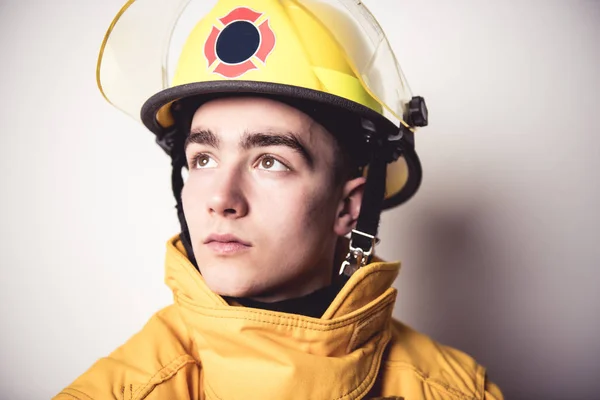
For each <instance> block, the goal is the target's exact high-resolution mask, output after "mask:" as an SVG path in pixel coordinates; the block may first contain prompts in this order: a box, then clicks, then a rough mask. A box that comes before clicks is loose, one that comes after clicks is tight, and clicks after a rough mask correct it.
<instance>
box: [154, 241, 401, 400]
mask: <svg viewBox="0 0 600 400" xmlns="http://www.w3.org/2000/svg"><path fill="white" fill-rule="evenodd" d="M200 263H201V261H200ZM399 268H400V265H399V263H385V262H374V263H372V264H369V265H367V266H365V267H363V268H361V269H359V270H358V271H356V272H355V273H354V275H353V276H352V277H350V279H349V281H348V282H347V283H346V285H345V286H344V287H343V288H342V290H341V291H340V292H339V294H338V295H337V296H336V298H335V299H334V300H333V302H332V303H331V305H330V306H329V308H328V309H327V310H326V311H325V314H324V315H323V316H322V317H321V318H311V317H305V316H301V315H294V314H285V313H281V312H275V311H266V310H258V309H253V308H244V307H236V306H230V305H228V304H227V302H226V301H225V300H224V299H223V298H222V297H221V296H219V295H217V294H215V293H213V292H212V291H211V290H210V289H209V288H208V286H206V284H205V283H204V280H203V278H202V276H201V275H200V274H199V273H198V271H197V270H196V269H195V268H194V266H193V265H192V264H191V263H190V262H189V260H188V259H187V256H186V255H185V251H184V250H183V246H182V245H181V243H180V242H179V239H178V237H175V238H173V239H171V240H170V241H169V242H168V244H167V257H166V277H165V280H166V283H167V285H168V286H169V287H170V288H171V289H172V291H173V294H174V300H175V303H176V305H177V308H178V310H179V312H180V315H181V317H182V318H183V320H184V322H185V324H186V325H187V327H188V330H189V332H190V335H191V337H192V341H193V343H194V349H193V350H192V353H193V354H192V356H194V357H195V358H196V359H197V361H198V362H199V363H201V364H202V370H203V374H204V377H203V379H204V384H205V386H204V387H205V392H206V396H207V398H209V399H211V398H214V399H223V400H227V399H233V398H240V397H243V398H256V399H264V398H272V397H273V394H274V393H277V397H278V398H286V399H307V398H322V399H355V398H360V397H362V396H364V395H365V394H366V393H367V392H368V390H369V389H370V388H371V387H372V385H373V383H374V381H375V378H376V376H377V371H378V370H379V365H380V362H381V357H382V354H383V351H384V349H385V346H386V345H387V343H388V342H389V340H390V337H391V333H390V330H389V326H390V325H389V323H390V320H391V315H392V310H393V307H394V302H395V298H396V290H395V289H394V288H392V287H391V285H392V283H393V282H394V279H395V278H396V276H397V274H398V271H399Z"/></svg>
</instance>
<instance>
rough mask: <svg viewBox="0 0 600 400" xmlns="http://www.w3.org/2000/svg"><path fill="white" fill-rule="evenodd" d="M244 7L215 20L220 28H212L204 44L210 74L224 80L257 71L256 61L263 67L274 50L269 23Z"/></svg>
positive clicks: (260, 14)
mask: <svg viewBox="0 0 600 400" xmlns="http://www.w3.org/2000/svg"><path fill="white" fill-rule="evenodd" d="M262 16H263V14H262V13H258V12H256V11H253V10H251V9H249V8H247V7H238V8H236V9H234V10H232V11H231V12H230V13H229V14H227V15H226V16H224V17H222V18H219V21H220V22H221V24H222V27H221V28H219V27H218V26H214V25H213V28H212V31H211V32H210V35H209V36H208V38H207V40H206V43H205V44H204V56H205V57H206V61H207V62H208V67H209V68H210V67H211V66H213V65H214V64H215V63H216V67H215V68H214V70H213V72H215V73H217V74H219V75H222V76H224V77H226V78H237V77H239V76H242V75H243V74H245V73H246V72H248V71H250V70H253V69H257V68H258V67H257V64H256V62H257V61H260V62H262V63H263V64H266V62H267V57H268V56H269V54H271V52H272V51H273V48H274V47H275V34H274V33H273V30H272V29H271V27H270V26H269V19H268V18H266V19H265V18H262V19H263V21H262V22H260V23H258V22H259V20H260V19H261V17H262Z"/></svg>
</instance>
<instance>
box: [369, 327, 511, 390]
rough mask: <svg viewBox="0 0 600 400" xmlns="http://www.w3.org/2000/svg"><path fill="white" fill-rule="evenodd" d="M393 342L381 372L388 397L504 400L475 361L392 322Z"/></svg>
mask: <svg viewBox="0 0 600 400" xmlns="http://www.w3.org/2000/svg"><path fill="white" fill-rule="evenodd" d="M391 329H392V339H391V341H390V345H389V346H388V350H387V352H386V355H385V357H384V359H383V360H382V365H381V372H380V380H379V385H380V390H381V393H382V394H384V395H402V396H404V398H407V399H408V398H410V399H438V398H443V399H460V400H466V399H469V400H470V399H501V398H502V395H501V393H500V392H499V390H498V389H497V387H496V386H495V385H493V384H492V383H490V382H487V381H486V370H485V368H484V367H483V366H481V365H479V364H478V363H477V362H476V361H475V360H474V359H473V358H472V357H470V356H469V355H467V354H465V353H463V352H462V351H459V350H457V349H454V348H451V347H448V346H444V345H441V344H439V343H437V342H436V341H434V340H433V339H431V338H430V337H428V336H427V335H424V334H422V333H419V332H417V331H415V330H413V329H411V328H410V327H408V326H406V325H404V324H402V323H401V322H399V321H396V320H393V321H392V327H391Z"/></svg>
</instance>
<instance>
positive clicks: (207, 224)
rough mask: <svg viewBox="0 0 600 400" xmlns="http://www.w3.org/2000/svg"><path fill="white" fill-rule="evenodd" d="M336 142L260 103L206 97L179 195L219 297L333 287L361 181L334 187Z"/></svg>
mask: <svg viewBox="0 0 600 400" xmlns="http://www.w3.org/2000/svg"><path fill="white" fill-rule="evenodd" d="M334 140H335V139H334V138H333V137H332V136H331V135H330V134H329V133H328V132H327V131H325V129H324V128H323V127H321V126H320V125H319V124H317V123H316V122H314V121H313V120H312V119H311V118H310V117H308V116H307V115H306V114H304V113H302V112H300V111H298V110H296V109H295V108H292V107H290V106H288V105H285V104H283V103H279V102H276V101H273V100H268V99H263V98H229V99H221V100H215V101H211V102H209V103H206V104H204V105H203V106H201V107H200V108H199V109H198V110H197V111H196V113H195V114H194V117H193V120H192V124H191V129H190V135H189V137H188V140H187V142H186V158H187V162H188V166H189V176H188V178H187V181H186V183H185V186H184V188H183V192H182V200H183V209H184V212H185V217H186V220H187V223H188V227H189V231H190V236H191V241H192V247H193V250H194V255H195V256H196V260H197V262H198V266H199V268H200V271H201V273H202V275H203V277H204V279H205V281H206V283H207V285H208V286H209V287H210V288H211V289H212V290H213V291H214V292H216V293H218V294H221V295H227V296H235V297H251V298H255V299H258V300H263V301H277V300H281V299H285V298H291V297H297V296H302V295H304V294H307V293H310V292H312V291H314V290H317V289H319V288H321V287H324V286H326V285H327V284H329V283H330V279H331V273H332V263H333V251H334V247H335V243H336V240H337V238H338V236H339V235H344V234H346V233H348V232H349V231H350V229H352V226H353V224H354V223H355V221H356V217H357V214H358V211H359V208H360V206H359V204H360V198H361V195H362V188H363V184H364V180H363V178H357V179H354V180H351V181H348V182H341V183H340V182H336V179H335V173H334V168H335V160H336V157H339V155H337V154H335V152H336V149H337V146H336V144H335V142H334Z"/></svg>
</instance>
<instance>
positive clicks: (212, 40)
mask: <svg viewBox="0 0 600 400" xmlns="http://www.w3.org/2000/svg"><path fill="white" fill-rule="evenodd" d="M159 3H160V2H158V1H150V0H138V1H134V2H131V1H130V2H128V3H127V5H126V6H125V7H124V8H123V10H121V12H120V13H119V15H118V16H117V18H116V20H115V21H114V22H113V24H112V25H111V28H110V30H109V33H108V34H107V38H106V39H105V42H104V45H103V49H102V51H101V58H100V62H99V71H98V73H99V84H100V88H101V90H102V91H103V93H104V95H105V96H106V97H107V99H109V100H110V101H111V102H112V103H113V104H114V105H116V106H117V107H119V108H121V109H123V110H125V111H127V112H130V113H136V112H137V111H136V110H137V109H139V102H140V101H145V103H144V104H143V106H142V107H141V117H142V121H143V122H144V124H145V125H146V126H147V127H148V128H149V129H150V130H151V131H152V132H154V133H155V134H156V136H157V141H158V143H159V144H160V145H161V147H162V148H163V149H164V150H165V151H167V153H168V154H169V155H170V156H171V159H172V164H173V175H172V180H173V191H174V194H175V198H176V200H177V205H178V212H179V218H180V222H181V225H182V232H181V234H180V235H177V236H176V237H174V238H173V239H171V240H170V241H169V242H168V244H167V258H166V282H167V284H168V285H169V286H170V287H171V289H172V290H173V294H174V300H175V301H174V304H173V305H172V306H169V307H167V308H165V309H163V310H161V311H159V312H158V313H157V314H156V315H155V316H154V317H153V318H152V319H151V320H150V321H149V322H148V324H147V325H146V326H145V327H144V328H143V329H142V330H141V331H140V332H139V333H138V334H136V335H135V336H134V337H133V338H131V339H130V340H129V341H128V342H127V343H125V344H124V345H123V346H121V347H120V348H119V349H117V350H116V351H115V352H114V353H113V354H111V355H110V356H109V357H107V358H104V359H101V360H99V361H98V362H97V363H96V364H95V365H93V366H92V367H91V368H90V370H88V371H87V372H86V373H85V374H83V375H82V376H81V377H80V378H78V379H77V380H76V381H75V382H74V383H73V384H71V385H70V386H69V387H67V388H66V389H64V390H63V392H61V394H59V395H58V396H57V398H58V399H86V400H87V399H113V398H116V399H205V398H206V399H238V398H240V399H241V398H243V399H360V398H365V399H374V398H390V399H397V398H405V399H442V398H443V399H454V398H455V399H467V398H468V399H484V398H485V399H499V398H501V394H500V392H499V390H498V389H497V387H496V386H495V385H493V384H491V383H490V382H489V381H488V380H487V379H486V374H485V370H484V368H482V367H481V366H479V365H477V363H475V362H474V361H473V360H472V359H471V358H470V357H469V356H467V355H465V354H464V353H461V352H459V351H457V350H454V349H450V348H447V347H444V346H441V345H439V344H437V343H435V342H434V341H432V340H431V339H429V338H428V337H426V336H424V335H421V334H419V333H417V332H414V331H412V330H411V329H410V328H408V327H406V326H405V325H403V324H401V323H400V322H398V321H395V320H393V319H392V318H391V315H392V309H393V307H394V302H395V297H396V291H395V289H393V288H392V287H391V285H392V283H393V281H394V279H395V277H396V275H397V273H398V269H399V264H398V263H386V262H383V261H381V260H378V259H376V258H374V256H373V248H374V246H375V243H376V234H377V226H378V222H379V215H380V212H381V210H382V209H383V208H389V207H392V206H395V205H398V204H400V203H402V202H404V201H406V200H407V199H408V198H409V197H411V196H412V195H413V194H414V193H415V191H416V190H417V188H418V186H419V182H420V177H421V169H420V165H419V160H418V157H417V155H416V153H415V152H414V137H413V129H414V127H415V126H424V125H426V123H427V114H426V109H425V106H424V102H423V100H422V99H421V98H418V97H415V98H413V97H412V96H410V94H409V92H408V89H407V88H408V86H407V85H406V82H405V81H404V78H403V77H402V75H401V73H400V70H399V68H398V66H397V64H396V61H395V57H394V56H393V54H392V53H391V50H390V49H389V46H388V44H387V41H386V39H385V36H384V35H383V33H382V32H381V31H380V30H379V26H378V25H377V23H376V22H375V20H374V18H373V17H372V16H371V15H370V14H369V12H368V11H367V10H366V8H365V7H364V6H363V5H361V4H360V2H354V1H349V0H348V1H346V0H328V1H324V0H320V1H314V0H310V1H300V0H244V1H242V2H241V3H240V2H239V1H235V0H219V1H216V2H213V4H211V7H210V9H209V10H207V11H206V14H205V15H204V16H203V17H202V18H201V20H200V22H198V24H197V25H196V26H195V27H194V28H193V30H192V31H191V33H189V35H188V36H187V40H186V43H185V45H184V46H183V48H182V49H181V51H180V54H179V56H178V57H177V59H178V63H177V70H176V72H175V76H174V78H173V80H172V82H171V84H170V85H167V86H168V87H165V88H163V90H160V89H161V88H158V90H155V88H152V87H151V86H152V85H151V83H152V82H153V78H157V79H156V80H154V82H159V84H160V85H162V82H163V81H164V78H163V73H164V70H165V69H167V70H168V66H165V65H164V64H163V65H161V64H160V63H158V68H156V69H155V70H153V69H152V68H151V66H152V62H151V61H152V60H153V59H154V60H156V59H157V57H156V54H161V55H162V54H163V52H162V51H156V48H155V47H160V46H158V44H157V45H156V46H153V45H152V44H153V43H154V42H153V40H157V43H159V42H158V39H159V38H161V36H162V35H165V34H166V35H167V36H169V35H170V34H171V32H173V24H172V21H177V20H178V16H179V13H180V11H181V8H180V6H181V5H180V4H177V3H176V2H167V1H164V2H163V3H162V4H159ZM159 5H160V6H159ZM154 17H156V20H154V19H153V18H154ZM143 21H145V22H146V23H147V24H146V26H143V25H139V22H143ZM165 21H166V22H165ZM136 24H138V25H136ZM136 35H139V36H136ZM163 42H164V41H161V42H160V43H163ZM136 50H137V52H136ZM160 50H164V49H162V48H161V49H160ZM159 59H160V57H159ZM153 72H156V75H153V74H152V73H153ZM148 84H150V85H149V86H148ZM154 93H156V94H154ZM148 97H149V99H148ZM386 115H388V116H389V117H386ZM394 118H396V119H397V120H398V123H399V126H397V125H396V124H394V121H393V119H394ZM182 169H187V171H188V173H187V179H186V181H185V183H184V181H183V178H182V176H181V172H182ZM349 234H351V237H350V240H347V239H345V236H346V235H349Z"/></svg>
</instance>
